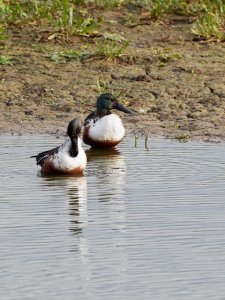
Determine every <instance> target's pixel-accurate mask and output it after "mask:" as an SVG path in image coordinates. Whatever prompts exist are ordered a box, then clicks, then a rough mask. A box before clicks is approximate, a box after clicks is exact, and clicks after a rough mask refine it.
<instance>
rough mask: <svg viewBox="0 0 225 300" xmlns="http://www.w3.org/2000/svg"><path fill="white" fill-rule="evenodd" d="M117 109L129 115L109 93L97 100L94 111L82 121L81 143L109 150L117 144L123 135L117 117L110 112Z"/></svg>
mask: <svg viewBox="0 0 225 300" xmlns="http://www.w3.org/2000/svg"><path fill="white" fill-rule="evenodd" d="M111 109H117V110H120V111H123V112H124V113H131V111H130V110H129V109H127V108H126V107H124V106H123V105H122V104H120V103H119V102H118V101H117V99H116V98H115V97H114V96H113V95H112V94H109V93H104V94H101V95H100V96H99V97H98V98H97V102H96V111H94V112H92V113H90V114H89V115H88V116H87V118H86V119H85V121H84V131H83V141H84V143H85V144H88V145H90V146H92V147H93V148H111V147H114V146H116V145H117V144H119V142H120V141H121V140H122V139H123V137H124V134H125V129H124V127H123V124H122V121H121V119H120V117H119V116H117V115H116V114H113V113H112V112H111V111H110V110H111Z"/></svg>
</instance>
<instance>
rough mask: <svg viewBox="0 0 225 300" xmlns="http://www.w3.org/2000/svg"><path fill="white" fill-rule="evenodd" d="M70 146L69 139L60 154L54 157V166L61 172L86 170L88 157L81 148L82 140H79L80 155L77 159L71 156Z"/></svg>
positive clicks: (61, 148)
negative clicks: (77, 169) (78, 169)
mask: <svg viewBox="0 0 225 300" xmlns="http://www.w3.org/2000/svg"><path fill="white" fill-rule="evenodd" d="M70 145H71V140H70V138H67V140H66V142H65V143H64V144H63V145H62V146H61V147H60V149H59V152H58V153H57V154H56V155H54V158H53V165H54V167H55V168H56V169H57V170H59V171H71V170H74V169H75V168H81V169H84V168H85V167H86V163H87V157H86V154H85V152H84V150H83V148H82V146H81V140H80V138H78V155H77V156H76V157H71V156H70V155H69V149H70Z"/></svg>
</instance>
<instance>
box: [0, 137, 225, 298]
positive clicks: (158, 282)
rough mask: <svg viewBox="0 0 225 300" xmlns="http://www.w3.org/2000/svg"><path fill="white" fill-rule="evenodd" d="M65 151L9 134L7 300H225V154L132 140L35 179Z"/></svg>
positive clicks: (4, 218) (0, 255) (3, 248)
mask: <svg viewBox="0 0 225 300" xmlns="http://www.w3.org/2000/svg"><path fill="white" fill-rule="evenodd" d="M61 141H62V139H55V138H54V137H52V136H9V135H6V136H0V146H1V147H0V161H1V169H0V176H1V181H0V190H1V195H0V235H1V243H0V259H1V265H0V270H1V274H2V275H1V281H0V290H1V298H2V299H4V300H8V299H10V300H12V299H17V300H18V299H43V298H46V299H50V300H51V299H66V300H67V299H68V300H70V299H75V298H76V299H81V300H82V299H93V300H94V299H110V300H111V299H129V300H132V299H146V300H147V299H173V300H175V299H182V300H183V299H184V300H185V299H204V300H205V299H210V300H211V299H213V300H214V299H215V300H216V299H223V298H224V294H225V287H224V280H225V257H224V247H225V235H224V232H225V218H224V211H225V202H224V192H225V185H224V182H225V164H224V162H223V160H222V157H223V153H224V144H206V143H201V142H198V143H197V142H190V143H187V144H182V143H178V142H174V141H173V142H172V141H170V140H166V139H150V140H149V142H148V150H147V149H145V147H144V140H143V139H141V138H140V139H138V141H137V145H136V147H135V143H134V139H133V138H131V137H130V138H129V137H128V138H126V139H125V140H124V141H123V142H122V143H121V144H120V145H119V147H118V148H117V150H113V151H107V152H102V151H90V150H89V149H88V148H87V147H86V150H87V156H88V165H87V169H86V171H85V174H84V176H81V177H76V178H71V177H70V178H67V177H60V178H59V177H57V178H54V177H53V178H42V177H40V176H38V174H37V167H36V165H35V162H34V160H33V159H30V158H29V157H30V156H31V155H34V154H36V153H38V152H40V151H43V150H46V149H49V148H52V147H54V146H56V145H58V144H59V143H60V142H61Z"/></svg>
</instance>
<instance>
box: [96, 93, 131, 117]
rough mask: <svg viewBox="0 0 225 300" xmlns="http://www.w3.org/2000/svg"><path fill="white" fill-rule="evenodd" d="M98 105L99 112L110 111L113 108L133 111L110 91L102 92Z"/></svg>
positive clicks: (126, 111) (125, 111)
mask: <svg viewBox="0 0 225 300" xmlns="http://www.w3.org/2000/svg"><path fill="white" fill-rule="evenodd" d="M96 107H97V111H98V112H101V111H109V110H111V109H117V110H121V111H123V112H124V113H127V114H129V113H131V111H130V110H129V109H127V108H126V107H124V106H123V105H122V104H120V103H119V102H118V101H117V99H116V97H115V96H113V95H112V94H110V93H104V94H101V95H100V96H99V97H98V98H97V103H96Z"/></svg>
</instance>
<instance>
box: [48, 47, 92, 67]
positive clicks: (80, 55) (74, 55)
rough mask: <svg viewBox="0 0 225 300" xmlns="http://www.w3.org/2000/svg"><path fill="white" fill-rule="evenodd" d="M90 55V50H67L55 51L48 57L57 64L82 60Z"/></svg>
mask: <svg viewBox="0 0 225 300" xmlns="http://www.w3.org/2000/svg"><path fill="white" fill-rule="evenodd" d="M90 55H91V53H90V52H88V51H82V50H80V51H78V50H65V51H59V52H54V53H53V54H52V55H50V56H49V55H48V56H47V57H48V58H49V59H50V61H51V62H53V63H55V64H60V63H65V62H66V61H70V60H81V59H84V58H87V57H89V56H90Z"/></svg>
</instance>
